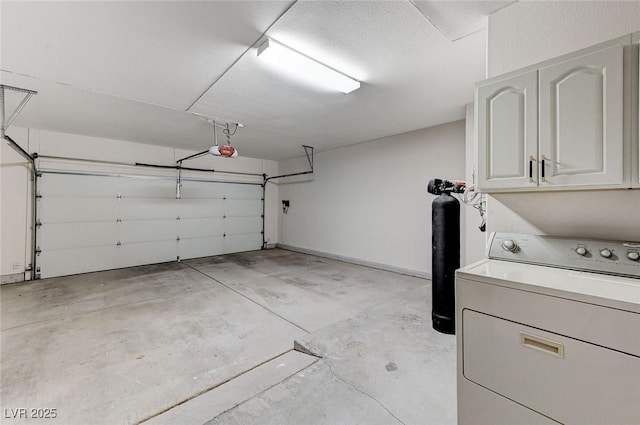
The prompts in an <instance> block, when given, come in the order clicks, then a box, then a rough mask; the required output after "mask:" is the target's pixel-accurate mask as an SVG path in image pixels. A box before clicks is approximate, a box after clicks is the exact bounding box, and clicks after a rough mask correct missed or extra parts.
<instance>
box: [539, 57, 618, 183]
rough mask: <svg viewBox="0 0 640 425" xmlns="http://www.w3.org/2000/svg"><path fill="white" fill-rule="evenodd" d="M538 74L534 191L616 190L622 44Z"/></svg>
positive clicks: (551, 67)
mask: <svg viewBox="0 0 640 425" xmlns="http://www.w3.org/2000/svg"><path fill="white" fill-rule="evenodd" d="M539 73H540V82H539V89H540V150H539V155H540V158H539V159H540V187H541V188H543V189H544V188H545V187H562V186H578V185H620V186H621V185H622V184H623V181H624V177H623V165H624V162H623V161H624V160H623V148H624V140H623V138H624V135H623V106H624V103H623V46H622V45H616V46H613V47H609V48H606V49H602V50H599V51H596V52H594V53H590V54H586V55H583V56H580V57H577V58H575V59H572V60H569V61H566V62H562V63H559V64H555V65H551V66H548V67H545V68H541V69H540V71H539Z"/></svg>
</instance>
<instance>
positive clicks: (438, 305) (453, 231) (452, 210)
mask: <svg viewBox="0 0 640 425" xmlns="http://www.w3.org/2000/svg"><path fill="white" fill-rule="evenodd" d="M431 206H432V210H433V212H432V221H431V223H432V224H431V225H432V228H431V233H432V248H433V252H432V257H431V258H432V275H433V276H432V295H433V297H432V310H431V321H432V323H433V329H435V330H437V331H438V332H442V333H446V334H454V333H455V331H456V328H455V314H456V310H455V308H456V303H455V271H456V269H458V268H459V267H460V203H459V202H458V200H457V199H456V198H454V197H453V196H451V195H449V194H448V193H443V194H442V195H440V196H438V197H437V198H436V199H434V200H433V203H432V204H431Z"/></svg>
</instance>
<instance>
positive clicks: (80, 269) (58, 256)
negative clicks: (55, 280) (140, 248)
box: [38, 245, 122, 278]
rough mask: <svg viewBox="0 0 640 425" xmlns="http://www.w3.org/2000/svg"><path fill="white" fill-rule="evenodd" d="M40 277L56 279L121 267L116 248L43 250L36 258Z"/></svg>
mask: <svg viewBox="0 0 640 425" xmlns="http://www.w3.org/2000/svg"><path fill="white" fill-rule="evenodd" d="M38 267H39V268H40V277H42V278H48V277H56V276H65V275H69V274H78V273H88V272H95V271H99V270H108V269H117V268H119V267H122V266H121V265H120V261H119V255H118V247H117V246H115V245H112V246H98V247H89V248H73V249H56V250H51V251H45V250H43V251H42V253H41V254H40V255H39V256H38Z"/></svg>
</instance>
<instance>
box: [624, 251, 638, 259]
mask: <svg viewBox="0 0 640 425" xmlns="http://www.w3.org/2000/svg"><path fill="white" fill-rule="evenodd" d="M627 258H628V259H629V260H631V261H638V260H640V253H639V252H638V251H630V252H627Z"/></svg>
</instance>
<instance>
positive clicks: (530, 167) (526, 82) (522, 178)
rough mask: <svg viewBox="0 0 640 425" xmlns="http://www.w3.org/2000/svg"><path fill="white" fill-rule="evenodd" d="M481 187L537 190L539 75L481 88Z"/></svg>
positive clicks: (534, 73)
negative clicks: (531, 188) (528, 187)
mask: <svg viewBox="0 0 640 425" xmlns="http://www.w3.org/2000/svg"><path fill="white" fill-rule="evenodd" d="M476 108H477V109H476V113H477V117H476V122H477V123H478V125H477V138H476V140H477V143H478V145H477V146H478V150H477V153H476V154H477V158H478V164H479V166H478V169H477V173H478V174H477V175H478V185H479V187H480V188H481V189H486V188H492V189H510V188H521V187H527V186H533V187H535V186H536V185H537V180H538V169H537V167H534V161H535V158H536V157H537V155H538V125H537V122H538V72H537V71H530V72H527V73H524V74H521V75H516V76H513V77H509V78H505V79H501V80H499V81H495V82H492V83H488V84H484V85H482V86H479V87H478V89H477V92H476Z"/></svg>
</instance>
